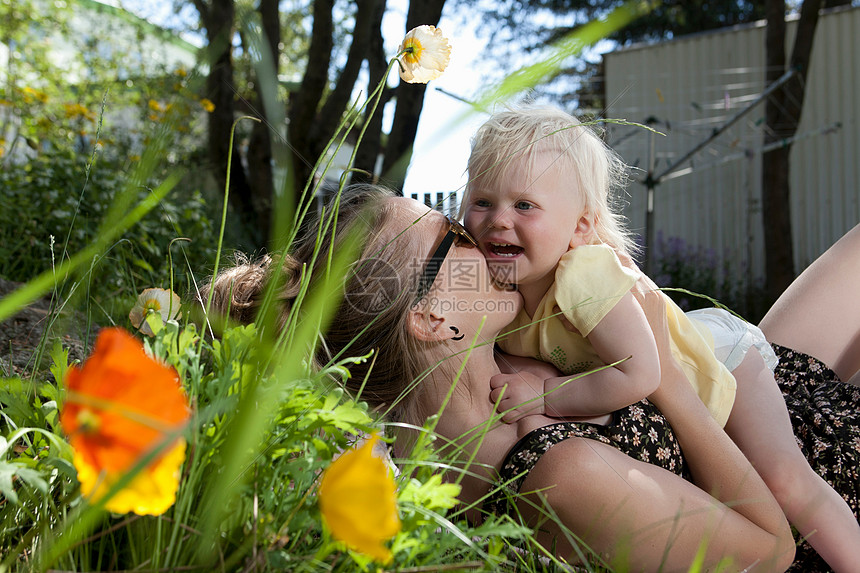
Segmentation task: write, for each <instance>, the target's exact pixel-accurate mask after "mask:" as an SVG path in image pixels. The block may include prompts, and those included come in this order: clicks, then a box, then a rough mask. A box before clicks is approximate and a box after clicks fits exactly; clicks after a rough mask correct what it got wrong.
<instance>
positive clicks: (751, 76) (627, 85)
mask: <svg viewBox="0 0 860 573" xmlns="http://www.w3.org/2000/svg"><path fill="white" fill-rule="evenodd" d="M794 28H795V27H794V25H793V24H792V23H790V24H789V35H790V36H792V35H793V30H794ZM858 33H860V9H857V8H853V9H842V10H835V11H831V12H828V13H825V14H822V16H821V18H820V20H819V23H818V29H817V31H816V38H815V44H814V48H813V62H812V67H811V72H810V75H809V77H808V85H807V89H806V99H805V103H804V111H803V117H802V119H801V122H800V126H799V128H798V132H797V137H798V140H797V141H796V142H795V143H794V146H793V148H792V155H791V161H792V163H791V169H792V171H791V185H792V205H791V207H792V221H793V229H792V231H793V235H794V236H793V239H794V246H795V264H796V268H797V270H798V271H799V270H800V269H802V268H804V267H805V266H806V265H807V264H809V262H811V261H812V260H814V259H815V257H817V256H818V255H819V254H821V253H822V252H823V251H824V250H826V249H827V247H829V246H830V245H831V244H832V243H833V242H835V241H836V240H837V239H838V238H839V237H840V236H841V235H842V234H844V233H845V232H846V231H847V230H848V229H850V228H851V227H853V226H854V225H856V224H857V223H858V222H860V166H858V164H860V157H858V149H860V125H858V115H860V114H858V111H860V97H858V94H860V70H858V65H860V63H858V58H857V54H860V40H858V39H857V38H858ZM792 42H793V38H790V39H789V41H788V42H787V45H788V46H789V49H790V46H791V45H792ZM605 61H606V90H607V94H606V95H607V101H608V102H609V106H608V110H607V112H606V116H607V117H610V118H624V119H628V120H631V121H639V122H645V121H646V120H647V119H648V118H656V119H657V120H658V123H657V124H656V125H655V127H656V128H657V129H660V130H661V131H663V132H664V133H665V134H666V137H662V136H656V137H655V136H652V135H651V134H650V133H648V132H646V131H644V130H641V129H637V128H633V127H623V126H613V127H612V128H611V129H610V140H609V142H610V144H611V145H613V147H615V149H617V150H618V151H619V153H621V155H622V156H623V157H624V158H625V160H626V161H627V162H628V163H631V164H636V165H638V166H639V167H640V168H643V169H645V170H647V168H648V165H649V161H654V164H655V167H654V171H655V173H658V174H659V173H661V172H662V171H664V170H665V169H666V168H667V167H668V166H669V165H670V164H671V163H672V162H674V161H675V160H677V159H678V158H680V157H681V156H682V155H683V154H684V153H686V152H687V150H689V149H692V148H693V147H694V146H696V145H697V144H699V143H700V142H702V141H704V140H705V139H707V137H708V136H709V135H710V134H711V133H713V131H714V130H715V129H717V128H720V127H721V126H722V125H723V124H725V122H727V121H728V120H729V119H730V118H732V117H733V116H734V115H735V114H737V113H738V112H739V111H741V110H742V109H744V108H746V107H747V106H748V105H749V104H750V103H751V102H752V101H754V100H755V99H756V98H757V97H758V96H759V94H760V93H761V92H762V90H763V89H764V86H763V82H764V27H763V26H761V25H757V26H747V27H742V28H736V29H732V30H728V31H718V32H714V33H708V34H699V35H694V36H690V37H685V38H679V39H677V40H675V41H672V42H666V43H662V44H658V45H654V46H646V47H637V48H634V49H629V50H622V51H619V52H615V53H611V54H607V55H606V56H605ZM763 121H764V105H763V104H759V105H757V106H756V107H755V108H753V109H752V110H750V111H749V113H747V114H746V115H745V116H743V118H742V119H740V120H739V121H738V122H737V123H736V124H735V125H734V126H733V127H731V128H730V129H729V130H727V131H726V132H725V133H724V134H722V135H721V136H720V137H719V138H718V139H716V140H715V141H713V142H712V143H711V144H709V145H708V146H707V147H706V148H705V149H703V150H702V151H700V152H699V153H697V154H696V155H695V156H694V157H693V159H692V161H690V162H687V163H686V164H685V165H683V166H682V167H681V168H680V170H679V171H677V172H675V173H674V174H673V176H672V178H669V179H667V180H666V181H665V182H663V183H662V184H660V185H659V186H658V187H657V188H656V203H655V216H654V218H655V228H656V229H658V230H659V231H660V232H661V233H662V234H663V235H664V236H674V237H681V238H683V239H684V241H686V242H687V243H689V244H691V245H699V246H703V247H707V248H712V249H714V250H715V251H716V252H717V253H720V254H726V257H727V259H728V261H729V262H730V264H731V265H732V267H733V268H734V273H736V274H737V275H738V276H744V275H747V274H748V270H751V271H752V275H753V276H754V277H758V278H761V277H762V276H763V274H764V253H763V249H764V239H763V227H762V221H761V182H760V180H761V147H762V129H763ZM837 122H838V123H839V124H840V127H839V128H838V129H833V126H835V125H836V124H837ZM828 128H830V129H828ZM652 140H653V144H654V151H653V153H652V151H651V143H652ZM642 175H644V173H643V174H642ZM645 208H646V191H645V187H644V185H642V184H639V183H633V184H632V185H631V186H630V196H629V205H628V208H627V211H626V213H627V215H628V218H629V219H630V223H631V227H632V228H633V229H634V230H637V231H640V232H644V225H645ZM747 269H748V270H747Z"/></svg>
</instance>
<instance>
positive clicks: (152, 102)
mask: <svg viewBox="0 0 860 573" xmlns="http://www.w3.org/2000/svg"><path fill="white" fill-rule="evenodd" d="M147 105H149V109H151V110H152V111H161V110H162V109H164V108H162V107H161V104H160V103H158V102H157V101H156V100H154V99H151V100H149V102H147Z"/></svg>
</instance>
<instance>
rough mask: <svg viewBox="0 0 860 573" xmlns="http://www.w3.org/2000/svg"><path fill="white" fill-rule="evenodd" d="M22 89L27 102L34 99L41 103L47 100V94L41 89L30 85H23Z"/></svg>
mask: <svg viewBox="0 0 860 573" xmlns="http://www.w3.org/2000/svg"><path fill="white" fill-rule="evenodd" d="M22 91H23V92H24V99H25V100H26V101H27V102H31V101H33V100H34V99H36V100H38V101H40V102H42V103H45V102H47V101H48V94H46V93H45V92H43V91H40V90H37V89H34V88H31V87H30V86H26V87H24V89H23V90H22Z"/></svg>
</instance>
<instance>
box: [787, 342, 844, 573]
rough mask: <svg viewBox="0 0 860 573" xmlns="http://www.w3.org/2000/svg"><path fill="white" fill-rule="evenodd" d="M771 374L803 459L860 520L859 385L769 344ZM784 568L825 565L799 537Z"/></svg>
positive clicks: (820, 567)
mask: <svg viewBox="0 0 860 573" xmlns="http://www.w3.org/2000/svg"><path fill="white" fill-rule="evenodd" d="M774 350H775V351H776V354H777V356H778V357H779V365H778V366H777V367H776V371H775V372H774V375H775V376H776V381H777V383H778V384H779V387H780V389H781V390H782V395H783V397H784V398H785V404H786V406H787V407H788V414H789V417H790V418H791V424H792V426H794V435H795V438H797V443H798V445H799V446H800V449H801V450H802V451H803V454H804V455H805V456H806V459H807V460H809V465H810V466H812V469H814V470H815V471H816V473H818V475H820V476H821V477H822V478H824V481H826V482H827V483H829V484H830V485H831V486H832V487H833V489H835V490H836V491H837V492H838V493H839V494H840V495H841V496H842V497H843V498H844V499H845V501H846V502H847V503H848V507H850V508H851V511H853V512H854V516H855V517H856V518H857V519H858V521H860V387H858V386H853V385H851V384H846V383H844V382H841V381H840V380H839V377H838V376H836V373H834V372H833V371H832V370H830V369H829V368H827V366H825V365H824V364H823V363H822V362H821V361H819V360H818V359H816V358H813V357H812V356H808V355H806V354H802V353H800V352H795V351H794V350H791V349H789V348H785V347H781V346H777V345H774ZM789 571H792V572H801V571H803V572H804V573H807V572H810V573H814V572H818V571H830V568H829V567H828V566H827V564H826V563H824V561H823V560H822V559H821V558H820V557H818V555H817V554H816V553H815V551H814V550H813V549H812V547H811V546H810V545H809V544H808V543H806V542H805V541H803V542H800V543H799V545H798V546H797V555H796V557H795V560H794V563H793V564H792V566H791V568H789Z"/></svg>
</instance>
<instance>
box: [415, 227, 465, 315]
mask: <svg viewBox="0 0 860 573" xmlns="http://www.w3.org/2000/svg"><path fill="white" fill-rule="evenodd" d="M445 219H446V220H447V221H448V232H447V233H445V237H444V238H443V239H442V242H441V243H439V246H438V247H436V250H435V251H433V255H432V256H431V257H430V260H429V261H427V266H426V267H424V272H423V273H422V275H421V281H420V282H419V283H418V296H417V297H416V298H415V302H418V301H420V300H421V299H422V298H424V297H425V296H426V295H427V293H428V292H430V287H432V286H433V283H434V282H436V277H437V276H438V275H439V269H441V268H442V262H443V261H444V260H445V257H447V256H448V251H450V250H451V247H452V246H453V245H454V241H455V240H457V239H465V240H467V241H469V242H470V243H472V245H473V246H475V247H477V246H478V241H476V240H475V238H474V237H473V236H472V235H470V234H469V231H467V230H466V228H465V227H464V226H463V225H461V224H460V223H458V222H457V221H455V220H454V219H452V218H451V217H449V216H448V215H445Z"/></svg>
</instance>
